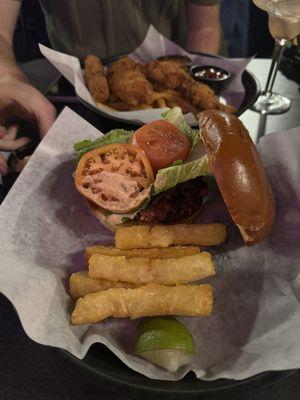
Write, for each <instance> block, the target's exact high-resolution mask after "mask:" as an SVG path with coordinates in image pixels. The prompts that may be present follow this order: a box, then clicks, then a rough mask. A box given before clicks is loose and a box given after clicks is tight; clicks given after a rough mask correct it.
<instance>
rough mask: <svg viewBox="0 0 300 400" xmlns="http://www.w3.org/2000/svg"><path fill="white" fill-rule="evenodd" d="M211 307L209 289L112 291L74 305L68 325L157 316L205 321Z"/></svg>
mask: <svg viewBox="0 0 300 400" xmlns="http://www.w3.org/2000/svg"><path fill="white" fill-rule="evenodd" d="M212 306H213V292H212V287H211V286H210V285H207V284H205V285H178V286H164V285H158V284H150V285H146V286H141V287H139V288H136V289H124V288H115V289H108V290H103V291H100V292H97V293H90V294H87V295H86V296H85V297H82V298H80V299H78V300H77V301H76V306H75V309H74V311H73V313H72V317H71V322H72V324H74V325H82V324H88V323H97V322H100V321H102V320H104V319H105V318H108V317H115V318H124V317H130V318H131V319H135V318H140V317H146V316H159V315H178V316H189V317H208V316H209V315H210V314H211V312H212Z"/></svg>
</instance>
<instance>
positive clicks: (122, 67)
mask: <svg viewBox="0 0 300 400" xmlns="http://www.w3.org/2000/svg"><path fill="white" fill-rule="evenodd" d="M108 82H109V86H110V89H111V91H112V92H113V93H114V94H115V95H116V96H117V97H118V98H119V99H121V100H123V101H124V102H125V103H127V104H130V105H131V106H137V105H138V104H151V103H152V97H153V87H152V85H151V83H150V82H148V81H147V79H146V77H145V75H144V74H143V73H142V72H141V69H140V68H139V66H138V65H137V64H136V63H135V62H134V61H133V60H132V59H130V58H128V57H125V58H120V59H119V60H118V61H116V62H115V63H113V64H112V65H111V66H110V67H109V69H108Z"/></svg>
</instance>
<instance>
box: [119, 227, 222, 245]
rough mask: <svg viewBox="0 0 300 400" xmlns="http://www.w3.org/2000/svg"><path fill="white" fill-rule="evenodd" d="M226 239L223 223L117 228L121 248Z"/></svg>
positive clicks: (215, 243)
mask: <svg viewBox="0 0 300 400" xmlns="http://www.w3.org/2000/svg"><path fill="white" fill-rule="evenodd" d="M225 239H226V228H225V226H224V225H222V224H178V225H154V226H151V225H134V226H128V227H121V228H119V229H117V231H116V235H115V244H116V247H117V248H119V249H137V248H151V247H168V246H171V245H197V246H215V245H218V244H221V243H222V242H224V240H225Z"/></svg>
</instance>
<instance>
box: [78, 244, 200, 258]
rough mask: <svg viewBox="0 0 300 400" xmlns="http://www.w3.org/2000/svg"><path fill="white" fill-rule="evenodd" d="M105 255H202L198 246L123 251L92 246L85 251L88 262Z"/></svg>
mask: <svg viewBox="0 0 300 400" xmlns="http://www.w3.org/2000/svg"><path fill="white" fill-rule="evenodd" d="M94 253H96V254H103V255H106V256H125V257H126V258H161V259H163V258H175V257H183V256H188V255H191V254H197V253H200V249H199V247H198V246H172V247H166V248H152V249H129V250H122V249H117V248H116V247H113V246H103V245H97V246H90V247H87V248H86V250H85V258H86V260H87V261H88V260H89V258H90V257H91V255H92V254H94Z"/></svg>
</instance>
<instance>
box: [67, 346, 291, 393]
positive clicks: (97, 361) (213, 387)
mask: <svg viewBox="0 0 300 400" xmlns="http://www.w3.org/2000/svg"><path fill="white" fill-rule="evenodd" d="M61 354H63V355H64V356H65V357H67V358H68V359H70V360H71V361H72V362H73V363H75V364H76V365H77V366H78V367H80V369H81V371H82V372H83V373H84V374H85V375H86V376H88V377H89V379H92V380H93V382H94V383H95V382H96V383H98V384H99V385H101V386H102V387H103V388H107V389H108V390H112V391H114V392H116V393H119V394H122V395H124V394H126V395H128V396H130V397H133V398H142V397H143V399H144V400H146V399H148V398H149V399H153V398H154V396H155V397H156V398H172V399H173V398H174V396H176V397H178V398H180V399H189V400H192V399H195V398H198V399H199V395H203V394H216V393H218V392H224V391H237V390H250V389H253V388H258V387H262V386H265V385H270V384H273V383H275V382H278V381H280V380H282V379H285V378H287V377H289V376H290V375H292V374H293V373H295V372H296V371H297V370H287V371H270V372H263V373H260V374H258V375H255V376H252V377H250V378H248V379H243V380H231V379H218V380H213V381H203V380H200V379H197V378H196V376H195V375H194V374H193V373H189V374H188V375H186V376H185V377H184V378H183V379H181V380H179V381H162V380H156V379H150V378H147V377H146V376H144V375H141V374H139V373H138V372H135V371H133V370H132V369H130V368H129V367H127V366H126V365H125V364H123V363H122V362H121V361H120V360H119V359H118V358H117V357H116V356H115V355H114V354H113V353H112V352H111V351H110V350H109V349H108V348H106V347H105V346H104V345H102V344H94V345H93V346H92V347H91V348H90V350H89V351H88V353H87V355H86V356H85V358H84V359H83V360H80V359H78V358H76V357H75V356H73V355H72V354H70V353H68V352H67V351H64V350H62V351H61Z"/></svg>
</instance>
